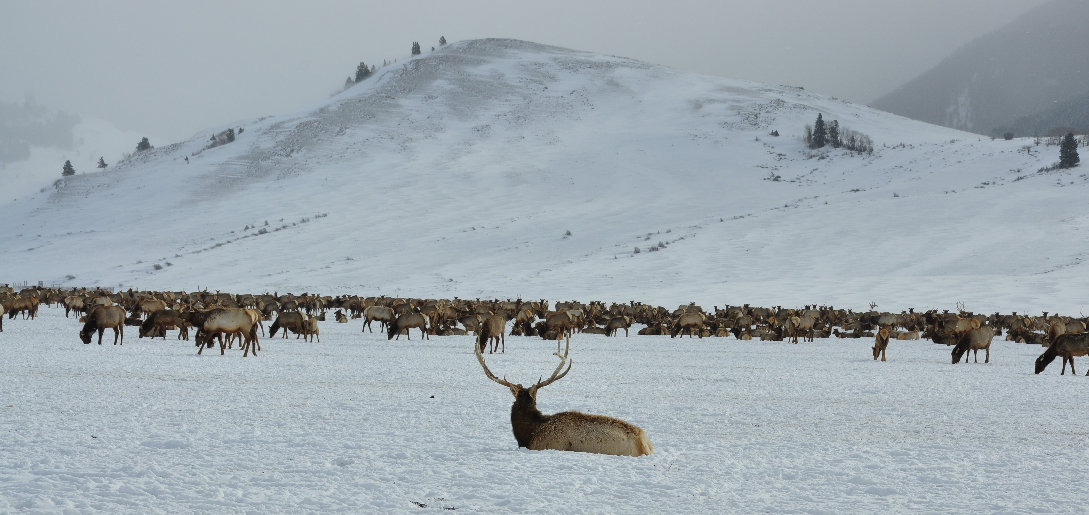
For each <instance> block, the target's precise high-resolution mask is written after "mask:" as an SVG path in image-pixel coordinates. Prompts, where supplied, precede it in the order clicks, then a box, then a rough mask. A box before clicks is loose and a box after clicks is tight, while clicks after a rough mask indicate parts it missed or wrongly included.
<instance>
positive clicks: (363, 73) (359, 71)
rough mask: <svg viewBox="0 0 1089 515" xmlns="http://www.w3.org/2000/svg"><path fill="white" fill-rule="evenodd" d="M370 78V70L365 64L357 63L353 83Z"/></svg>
mask: <svg viewBox="0 0 1089 515" xmlns="http://www.w3.org/2000/svg"><path fill="white" fill-rule="evenodd" d="M370 76H371V69H370V67H369V66H367V63H364V62H363V61H359V66H356V67H355V81H356V82H362V81H363V80H364V79H366V78H367V77H370Z"/></svg>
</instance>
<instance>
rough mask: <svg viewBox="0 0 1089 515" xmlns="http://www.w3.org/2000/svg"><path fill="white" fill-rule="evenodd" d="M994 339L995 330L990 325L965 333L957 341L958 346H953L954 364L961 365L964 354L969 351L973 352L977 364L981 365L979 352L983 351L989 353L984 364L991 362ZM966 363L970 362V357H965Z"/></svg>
mask: <svg viewBox="0 0 1089 515" xmlns="http://www.w3.org/2000/svg"><path fill="white" fill-rule="evenodd" d="M993 339H994V328H993V327H991V326H989V325H983V326H979V327H976V328H975V329H972V330H970V331H967V332H965V333H964V334H963V335H961V336H960V339H959V340H957V344H956V345H954V346H953V351H952V353H951V354H952V356H953V363H954V364H956V363H959V362H960V358H961V357H962V356H964V353H966V352H968V351H969V350H971V351H972V356H973V358H974V359H975V362H976V363H979V350H980V349H983V350H986V351H987V356H986V358H985V359H984V360H983V362H984V363H990V362H991V340H993ZM964 362H965V363H967V362H968V357H967V356H964Z"/></svg>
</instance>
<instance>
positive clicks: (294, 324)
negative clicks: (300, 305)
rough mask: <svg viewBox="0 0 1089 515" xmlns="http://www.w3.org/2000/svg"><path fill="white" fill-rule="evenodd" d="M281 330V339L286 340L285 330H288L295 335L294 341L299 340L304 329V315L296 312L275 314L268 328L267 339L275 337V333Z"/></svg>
mask: <svg viewBox="0 0 1089 515" xmlns="http://www.w3.org/2000/svg"><path fill="white" fill-rule="evenodd" d="M281 328H282V329H283V330H284V336H283V338H287V330H288V329H290V330H291V332H293V333H295V339H296V340H297V339H299V337H300V336H302V335H303V332H304V330H305V328H306V315H304V314H303V313H302V311H298V310H293V311H280V312H279V313H277V314H276V320H274V321H273V322H272V325H270V326H269V327H268V337H269V338H272V337H274V336H276V331H279V330H280V329H281Z"/></svg>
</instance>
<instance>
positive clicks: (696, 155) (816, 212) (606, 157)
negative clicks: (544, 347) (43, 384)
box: [0, 40, 1089, 314]
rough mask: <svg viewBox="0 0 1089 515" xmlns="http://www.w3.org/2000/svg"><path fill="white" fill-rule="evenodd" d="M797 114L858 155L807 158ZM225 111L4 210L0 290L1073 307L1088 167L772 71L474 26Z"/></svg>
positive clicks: (1076, 307) (1080, 289) (1088, 217)
mask: <svg viewBox="0 0 1089 515" xmlns="http://www.w3.org/2000/svg"><path fill="white" fill-rule="evenodd" d="M270 87H274V86H272V85H270ZM818 113H822V114H823V117H824V119H825V120H828V121H831V120H838V121H839V123H840V125H841V126H843V127H845V128H849V129H852V130H855V131H858V132H861V133H864V134H866V135H868V136H870V137H871V138H872V139H873V141H874V143H875V146H876V148H875V151H874V152H873V154H872V155H856V154H853V153H851V152H848V151H846V150H831V149H828V150H820V151H812V150H809V149H807V148H806V146H805V144H804V143H803V141H802V135H803V133H804V127H805V125H806V124H812V123H813V121H814V120H815V118H816V116H817V114H818ZM227 128H235V129H236V131H237V132H238V135H237V138H236V140H235V141H234V142H233V143H229V144H226V145H221V146H217V147H214V148H205V147H207V145H208V142H209V134H197V135H194V136H193V138H192V139H190V140H188V141H183V142H179V143H176V144H173V145H161V146H159V147H157V148H155V149H153V150H151V151H149V152H146V153H142V154H138V155H137V156H135V157H133V158H132V159H130V160H128V161H126V162H119V163H116V164H114V165H112V166H111V167H110V169H109V170H108V171H107V172H105V173H101V174H89V175H79V176H76V177H74V178H72V179H71V180H68V181H67V182H66V183H65V184H63V185H62V186H60V187H58V188H57V189H56V190H51V191H48V192H47V193H44V194H39V195H35V196H31V197H27V198H22V199H20V200H18V201H16V202H10V203H8V204H7V205H3V206H0V219H3V220H5V221H7V223H6V224H5V230H4V231H3V232H2V233H0V282H16V283H20V284H21V283H22V281H32V282H36V281H43V282H44V283H45V284H58V285H64V286H81V285H86V286H92V285H100V286H109V287H122V288H128V287H133V288H144V289H184V290H193V289H197V288H201V289H203V288H208V289H213V290H215V289H218V290H223V291H266V290H267V291H279V292H285V291H292V292H301V291H304V290H305V291H312V292H314V291H317V292H321V293H326V294H339V293H348V292H351V293H358V294H362V295H405V296H417V297H455V296H458V297H462V298H472V297H489V298H492V297H497V298H514V297H522V298H527V299H528V298H547V299H554V300H559V299H578V300H583V301H588V300H603V301H627V300H639V301H643V302H649V303H656V304H660V305H667V306H671V305H676V304H678V303H687V302H689V301H696V302H699V303H701V304H702V305H704V306H711V305H722V304H727V303H728V304H740V303H753V304H763V305H773V304H780V305H802V304H810V303H819V304H835V305H840V306H844V307H852V308H862V307H865V305H866V304H868V303H869V302H870V301H874V302H877V303H878V305H879V306H880V308H881V309H887V310H896V309H901V308H906V307H916V308H930V307H935V308H953V307H954V305H955V304H957V303H962V304H963V305H964V306H965V307H967V308H968V309H971V310H974V311H995V310H1002V311H1029V312H1036V311H1041V310H1049V311H1062V312H1067V313H1071V314H1074V313H1078V312H1080V310H1081V309H1083V308H1082V306H1084V305H1085V303H1086V300H1087V297H1089V294H1087V293H1086V292H1087V291H1089V288H1087V286H1089V280H1087V279H1086V277H1087V274H1086V273H1085V271H1086V269H1085V263H1084V261H1085V258H1086V256H1087V255H1089V243H1086V241H1087V240H1086V238H1085V235H1086V230H1087V229H1089V212H1086V209H1085V206H1086V203H1085V199H1086V198H1087V191H1086V190H1087V185H1086V177H1085V175H1084V173H1083V172H1082V170H1080V169H1074V170H1073V171H1063V172H1049V173H1038V172H1037V170H1039V169H1040V168H1041V167H1044V166H1047V165H1050V164H1052V163H1054V162H1055V161H1057V159H1058V149H1057V148H1056V147H1043V146H1032V145H1031V141H1030V140H1013V141H1001V140H999V141H993V140H990V139H986V138H982V137H980V136H977V135H974V134H968V133H963V132H958V131H953V130H950V129H945V128H941V127H936V126H932V125H927V124H923V123H920V122H915V121H911V120H907V119H904V118H901V117H897V116H894V115H891V114H887V113H883V112H879V111H875V110H873V109H870V108H867V107H864V106H859V105H855V104H850V103H847V102H844V101H840V100H837V99H834V98H829V97H825V96H820V95H816V94H812V93H809V92H807V91H804V90H801V89H799V88H794V87H790V86H772V85H765V84H757V83H751V82H746V81H739V80H729V79H724V78H719V77H708V76H701V75H694V74H687V73H679V72H676V71H673V70H670V69H668V68H664V67H660V66H656V65H652V64H648V63H644V62H638V61H633V60H630V59H625V58H621V57H613V56H605V55H599V54H594V53H588V52H581V51H574V50H568V49H563V48H556V47H549V46H543V45H538V44H534V43H529V42H523V41H516V40H474V41H465V42H460V43H455V44H451V45H448V46H446V47H444V48H441V49H439V50H437V51H435V52H433V53H429V54H426V55H424V56H421V57H419V58H416V59H414V60H411V61H409V62H407V63H405V64H404V65H403V66H400V67H389V68H385V69H383V70H380V71H379V72H378V73H377V74H376V75H375V77H373V78H371V79H369V80H367V81H365V82H363V83H361V84H358V85H356V86H355V87H353V88H351V89H349V90H347V91H345V92H344V93H342V94H341V95H339V96H337V97H335V98H333V99H331V100H330V101H329V102H327V103H323V104H321V105H315V106H312V107H310V108H307V109H303V110H301V111H300V112H298V113H294V114H289V115H283V116H276V117H268V118H263V119H260V120H248V121H242V122H237V121H236V122H229V121H225V122H224V123H223V124H222V126H220V127H216V130H224V129H227ZM239 129H241V130H239ZM772 131H777V132H778V134H780V136H778V137H776V136H772V135H770V134H771V133H772ZM186 158H188V161H187V160H186ZM776 178H777V179H778V180H773V179H776Z"/></svg>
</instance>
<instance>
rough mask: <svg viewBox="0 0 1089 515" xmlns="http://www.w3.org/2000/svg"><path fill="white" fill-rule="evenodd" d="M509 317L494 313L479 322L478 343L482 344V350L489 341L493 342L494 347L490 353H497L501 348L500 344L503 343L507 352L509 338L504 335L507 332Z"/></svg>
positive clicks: (504, 350)
mask: <svg viewBox="0 0 1089 515" xmlns="http://www.w3.org/2000/svg"><path fill="white" fill-rule="evenodd" d="M506 328H507V319H506V318H503V316H502V315H492V316H489V317H488V318H486V319H484V321H483V322H480V323H479V324H477V332H476V344H477V345H478V346H480V351H481V352H483V351H484V349H486V348H487V347H488V342H489V341H490V342H491V343H492V349H491V350H490V351H488V354H493V353H495V350H496V349H498V348H499V345H500V344H502V345H503V351H502V352H507V338H506V337H505V336H503V333H504V332H506Z"/></svg>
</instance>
